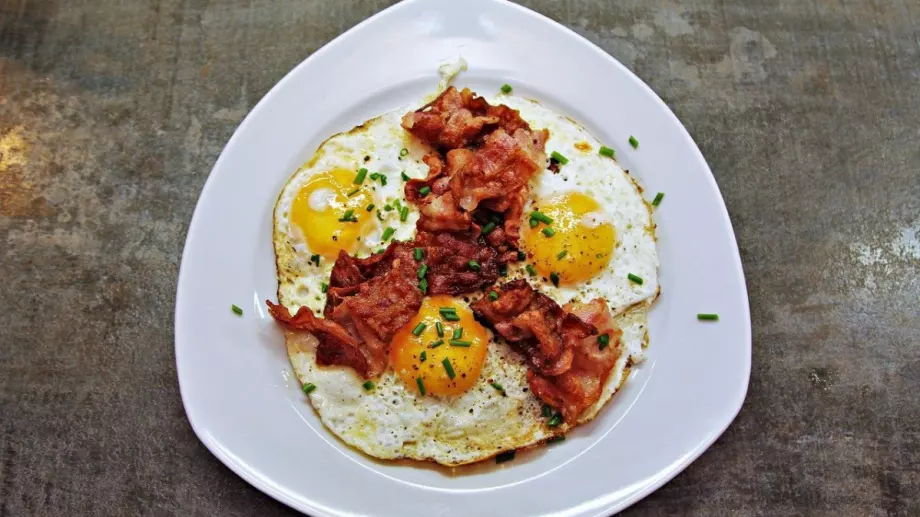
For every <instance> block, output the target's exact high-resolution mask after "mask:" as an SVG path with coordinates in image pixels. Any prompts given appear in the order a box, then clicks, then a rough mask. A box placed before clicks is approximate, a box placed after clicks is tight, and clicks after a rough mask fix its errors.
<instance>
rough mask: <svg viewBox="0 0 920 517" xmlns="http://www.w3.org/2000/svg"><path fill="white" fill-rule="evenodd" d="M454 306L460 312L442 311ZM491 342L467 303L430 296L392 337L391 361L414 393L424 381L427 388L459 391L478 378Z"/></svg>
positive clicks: (431, 391) (432, 392)
mask: <svg viewBox="0 0 920 517" xmlns="http://www.w3.org/2000/svg"><path fill="white" fill-rule="evenodd" d="M451 308H452V309H454V310H453V314H455V315H456V316H447V314H446V312H442V311H445V309H446V310H447V311H450V309H451ZM439 325H440V332H439V330H438V326H439ZM416 334H418V335H416ZM455 336H456V337H455ZM488 346H489V338H488V335H487V334H486V330H485V329H484V328H483V327H482V325H480V324H479V323H477V322H476V320H474V319H473V313H472V312H470V310H469V309H468V308H467V307H466V305H464V304H462V303H460V302H458V301H457V300H455V299H454V298H452V297H450V296H446V295H438V296H432V297H429V298H426V299H425V300H424V301H423V302H422V307H421V309H419V311H418V314H416V315H415V317H414V318H412V320H411V321H410V322H409V323H408V324H407V325H406V326H405V327H403V328H402V329H400V331H399V332H398V333H397V334H396V335H395V336H394V337H393V341H392V342H391V344H390V364H391V365H393V369H394V370H395V372H396V374H397V375H399V377H400V378H401V379H402V381H403V382H404V383H405V384H406V386H408V387H409V389H410V390H413V391H415V392H416V393H419V394H421V390H422V386H424V391H425V394H429V395H441V396H448V395H459V394H460V393H463V392H464V391H466V390H468V389H470V387H472V386H473V384H475V383H476V379H478V378H479V374H480V371H481V370H482V365H483V363H485V360H486V352H487V351H488Z"/></svg>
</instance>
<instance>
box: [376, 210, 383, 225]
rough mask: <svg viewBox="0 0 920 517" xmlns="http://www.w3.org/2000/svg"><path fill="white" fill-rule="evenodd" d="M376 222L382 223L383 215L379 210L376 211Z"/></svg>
mask: <svg viewBox="0 0 920 517" xmlns="http://www.w3.org/2000/svg"><path fill="white" fill-rule="evenodd" d="M377 220H378V221H380V222H381V223H382V222H383V214H381V213H380V210H377Z"/></svg>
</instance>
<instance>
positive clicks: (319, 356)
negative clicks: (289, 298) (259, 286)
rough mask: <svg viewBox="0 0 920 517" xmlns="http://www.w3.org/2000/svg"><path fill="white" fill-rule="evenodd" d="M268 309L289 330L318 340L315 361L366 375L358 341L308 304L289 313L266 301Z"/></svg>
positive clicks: (364, 362)
mask: <svg viewBox="0 0 920 517" xmlns="http://www.w3.org/2000/svg"><path fill="white" fill-rule="evenodd" d="M265 303H266V304H267V305H268V312H269V313H270V314H271V315H272V317H274V318H275V320H277V321H278V322H279V323H281V324H282V325H284V327H285V328H287V329H288V330H295V331H306V332H310V333H311V334H313V335H314V336H316V338H317V339H318V340H319V344H318V345H317V347H316V362H317V364H319V365H323V366H331V365H341V366H349V367H351V368H354V370H355V371H356V372H358V374H360V375H361V376H364V377H367V371H368V364H367V358H366V357H365V356H364V354H363V353H362V352H361V348H360V343H359V342H358V341H357V340H356V339H355V338H354V337H353V336H352V335H351V334H350V333H349V332H348V331H347V330H346V329H345V327H343V326H341V325H339V324H338V323H336V322H334V321H329V320H325V319H322V318H317V317H316V316H314V315H313V311H311V310H310V309H309V308H307V307H301V308H300V309H298V310H297V314H295V315H294V316H291V312H290V311H288V309H287V307H285V306H283V305H280V304H274V303H272V302H271V301H269V300H266V301H265Z"/></svg>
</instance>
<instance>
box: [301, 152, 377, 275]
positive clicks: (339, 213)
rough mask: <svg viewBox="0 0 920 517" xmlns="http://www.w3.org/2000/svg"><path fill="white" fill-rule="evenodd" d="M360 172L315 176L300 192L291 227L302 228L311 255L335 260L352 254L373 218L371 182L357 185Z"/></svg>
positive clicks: (335, 170) (338, 170)
mask: <svg viewBox="0 0 920 517" xmlns="http://www.w3.org/2000/svg"><path fill="white" fill-rule="evenodd" d="M358 174H359V173H358V172H357V171H352V170H348V169H333V170H330V171H325V172H320V173H317V174H314V175H313V176H312V177H311V178H310V179H309V181H307V182H306V183H305V184H304V185H303V186H302V187H301V188H300V190H299V191H298V192H297V196H296V197H295V198H294V202H293V203H292V206H291V215H290V218H291V223H293V224H294V225H296V226H297V227H298V228H300V231H301V232H303V236H304V239H305V240H306V241H307V246H308V247H309V248H310V251H311V252H313V253H317V254H319V255H323V256H324V257H328V258H335V256H336V255H338V253H339V250H345V251H346V252H349V253H350V252H353V251H354V249H355V247H356V243H357V242H358V241H359V240H361V236H362V235H363V234H364V232H365V230H366V229H367V227H368V226H369V225H371V224H372V223H373V219H374V215H373V213H372V212H368V211H367V206H368V205H369V204H371V203H372V199H373V193H372V191H371V180H370V179H367V178H365V179H364V181H363V182H362V184H360V185H359V184H357V183H355V181H356V179H357V178H358Z"/></svg>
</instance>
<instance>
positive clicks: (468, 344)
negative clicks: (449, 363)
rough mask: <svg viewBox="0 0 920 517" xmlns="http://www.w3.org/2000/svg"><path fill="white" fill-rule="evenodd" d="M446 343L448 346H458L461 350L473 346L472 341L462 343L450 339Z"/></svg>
mask: <svg viewBox="0 0 920 517" xmlns="http://www.w3.org/2000/svg"><path fill="white" fill-rule="evenodd" d="M448 343H450V346H459V347H463V348H469V347H471V346H472V345H473V342H472V341H462V340H460V339H451V340H450V341H448Z"/></svg>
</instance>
